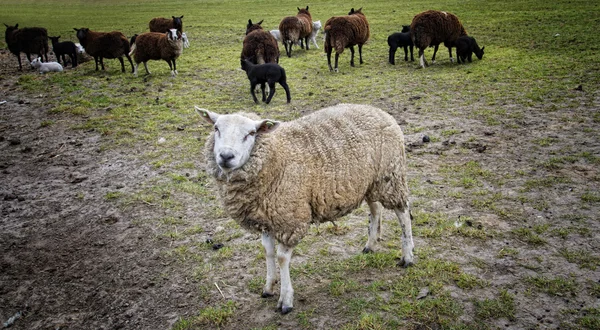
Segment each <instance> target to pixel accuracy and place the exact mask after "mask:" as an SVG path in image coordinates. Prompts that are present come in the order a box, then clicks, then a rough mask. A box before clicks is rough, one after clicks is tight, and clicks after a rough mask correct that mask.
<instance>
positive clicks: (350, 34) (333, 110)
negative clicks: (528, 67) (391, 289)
mask: <svg viewBox="0 0 600 330" xmlns="http://www.w3.org/2000/svg"><path fill="white" fill-rule="evenodd" d="M182 18H183V16H181V17H175V16H173V17H172V19H153V20H152V21H151V22H150V30H151V31H158V32H148V33H143V34H140V35H137V36H134V37H133V38H132V39H131V41H129V40H127V38H126V37H125V36H124V35H123V34H122V33H120V32H110V33H102V32H94V31H90V30H89V29H87V28H82V29H76V31H77V38H78V39H79V41H80V43H81V46H83V47H84V48H85V51H86V52H87V53H88V54H89V55H91V56H93V57H94V59H95V62H96V70H98V64H100V65H101V67H102V69H104V65H103V62H102V59H103V58H118V59H119V60H120V62H121V70H122V71H123V72H125V65H124V61H123V56H125V57H126V58H127V59H128V60H129V62H130V63H131V65H132V71H133V72H134V73H137V65H138V64H139V63H144V65H145V66H146V62H147V61H148V60H158V59H163V60H165V61H167V62H168V63H169V66H170V67H171V73H172V75H176V74H177V68H176V65H175V60H176V59H177V57H178V56H179V55H180V54H181V51H182V42H183V41H182V37H183V36H184V35H183V29H182V23H181V19H182ZM261 23H262V21H260V22H258V23H252V21H251V20H249V21H248V25H247V30H246V36H245V38H244V42H243V48H242V53H241V58H240V63H241V66H242V69H243V70H245V71H246V73H247V75H248V79H249V80H250V83H251V89H250V91H251V94H252V96H253V99H254V101H255V102H257V103H258V99H257V97H256V95H255V91H254V89H255V87H256V86H257V85H261V89H262V100H263V101H264V102H266V103H269V101H271V98H272V97H273V94H274V92H275V83H279V84H281V85H282V86H283V88H284V89H285V91H286V96H287V101H288V102H290V99H291V97H290V92H289V88H288V85H287V82H286V75H285V70H283V68H282V67H281V66H279V64H278V62H279V55H280V53H279V47H278V43H277V39H276V37H279V38H280V41H281V42H282V44H283V45H284V47H285V50H286V55H287V56H289V57H291V56H292V47H293V46H294V45H298V44H299V45H300V47H302V48H306V49H307V50H308V48H309V40H310V41H313V42H314V43H315V46H316V42H315V37H316V34H317V32H318V30H319V29H320V27H321V24H320V21H317V22H313V21H312V17H311V15H310V12H309V8H308V7H306V8H298V14H297V15H296V16H289V17H285V18H284V19H283V20H282V21H281V24H280V25H279V30H278V31H271V32H269V31H264V30H263V28H262V27H261ZM316 23H318V24H316ZM315 30H316V31H315ZM324 32H325V44H324V50H325V52H326V53H327V58H328V59H327V61H328V65H329V68H330V70H331V71H337V70H338V57H339V55H340V54H341V53H342V52H343V51H344V49H345V48H349V49H350V52H351V55H352V56H351V61H350V64H351V65H352V66H354V46H355V45H356V46H358V51H359V60H360V63H361V64H362V63H363V60H362V46H363V45H364V44H365V42H366V41H367V40H368V39H369V35H370V30H369V24H368V21H367V19H366V17H365V15H364V13H362V10H361V9H358V10H354V9H352V10H351V11H350V12H349V13H348V15H345V16H337V17H332V18H330V19H328V20H327V22H326V23H325V25H324ZM6 40H7V44H8V45H9V49H10V51H11V52H12V53H14V54H15V55H17V57H19V56H18V55H19V53H20V52H25V53H26V54H27V58H28V59H30V54H31V53H33V54H37V55H38V56H39V59H36V61H34V62H35V63H36V65H37V63H41V58H42V56H44V55H45V54H46V53H47V51H48V45H47V32H46V30H45V29H43V28H28V29H21V30H19V29H18V26H14V27H9V26H7V31H6ZM57 41H58V40H57ZM130 43H131V44H133V46H132V47H130ZM441 43H443V44H444V45H445V46H446V47H448V49H449V53H450V58H451V60H452V48H453V47H456V48H457V56H458V58H459V62H460V61H465V60H466V59H468V60H469V61H471V55H472V53H475V55H476V56H477V57H478V58H480V59H481V58H482V56H483V48H481V49H480V48H479V46H478V45H477V43H476V42H475V40H474V39H473V38H471V37H468V36H467V33H466V31H465V29H464V27H463V26H462V24H461V23H460V21H459V20H458V18H457V17H456V16H455V15H453V14H450V13H447V12H442V11H426V12H423V13H420V14H418V15H416V16H415V17H414V19H413V21H412V24H411V25H410V27H409V26H405V27H404V29H403V31H402V32H400V33H395V34H392V35H390V37H389V38H388V44H389V46H390V53H389V62H390V63H391V64H394V55H395V51H396V49H397V48H398V47H405V61H407V60H408V54H407V48H408V47H410V49H411V60H413V56H412V47H413V46H414V47H417V49H418V50H419V58H420V65H421V66H422V67H425V65H426V61H425V58H424V55H423V52H424V50H425V48H427V47H430V46H433V47H435V50H434V55H433V58H432V61H433V60H435V53H436V52H437V49H438V46H439V44H441ZM53 45H54V48H55V53H56V54H57V57H58V54H59V53H60V52H57V45H59V43H55V42H54V40H53ZM317 47H318V46H317ZM333 50H335V52H336V55H335V65H334V67H332V65H331V53H332V52H333ZM70 51H71V50H70V48H69V49H66V48H65V51H64V53H66V54H68V55H69V56H71V53H70ZM131 54H133V56H134V61H135V62H136V65H135V68H134V67H133V63H132V60H131V57H130V55H131ZM30 61H31V60H30ZM46 61H47V58H46ZM63 62H64V59H63ZM75 65H76V62H74V63H73V66H75ZM19 67H21V63H20V59H19ZM146 71H147V72H148V73H149V71H148V68H147V66H146ZM265 84H268V85H269V88H270V92H269V96H268V97H266V95H265ZM196 110H197V112H198V113H199V114H200V116H201V117H202V118H203V119H204V120H205V121H206V122H208V123H209V124H210V125H212V126H213V128H214V131H213V132H212V133H211V134H210V135H209V137H208V139H207V141H206V143H205V159H206V162H207V164H206V171H207V172H208V174H209V175H210V176H211V177H212V178H213V179H214V182H215V187H216V188H217V190H218V194H219V196H220V199H221V201H222V203H223V207H224V209H225V211H226V213H227V214H228V215H229V216H231V217H232V218H233V219H235V220H236V221H237V222H238V223H239V224H240V225H241V226H242V227H244V228H246V229H248V230H251V231H255V232H258V233H260V234H261V235H262V245H263V247H264V248H265V251H266V253H265V255H266V264H267V275H266V282H265V285H264V287H263V293H262V296H263V297H270V296H273V295H274V285H275V282H276V281H277V276H276V273H275V272H276V269H277V267H276V261H277V262H278V263H279V273H280V276H279V278H280V292H279V300H278V303H277V307H278V309H279V310H280V311H281V313H283V314H286V313H288V312H290V311H291V310H292V309H293V302H294V290H293V287H292V283H291V279H290V269H289V266H290V261H291V256H292V252H293V249H294V247H295V246H296V245H297V244H298V243H299V242H300V240H301V239H302V238H303V237H304V236H305V235H306V234H307V232H308V228H309V227H310V225H311V224H319V223H323V222H333V221H334V220H336V219H338V218H339V217H342V216H344V215H347V214H349V213H350V212H352V211H353V210H354V209H356V208H358V207H359V206H360V205H361V204H362V202H363V201H366V202H367V205H368V207H369V210H370V216H369V230H368V240H367V243H366V245H365V247H364V249H363V252H364V253H369V252H372V251H374V249H375V245H376V242H377V241H378V240H379V239H380V238H381V219H382V208H386V209H391V210H393V211H394V212H395V214H396V216H397V218H398V220H399V222H400V226H401V228H402V259H401V261H400V263H399V264H400V265H402V266H410V265H411V264H413V262H414V256H413V250H414V243H413V239H412V229H411V218H412V216H411V213H410V207H409V190H408V184H407V178H406V171H407V166H406V155H405V147H404V136H403V133H402V130H401V128H400V126H399V125H398V123H397V122H396V120H395V119H394V118H393V117H392V116H390V115H389V114H388V113H386V112H385V111H383V110H380V109H377V108H375V107H372V106H369V105H356V104H339V105H336V106H333V107H329V108H325V109H321V110H319V111H315V112H313V113H312V114H310V115H308V116H305V117H302V118H299V119H297V120H294V121H290V122H278V121H276V120H272V119H261V118H259V117H258V116H256V115H254V114H248V113H237V114H217V113H215V112H211V111H209V110H206V109H201V108H198V107H196ZM276 241H277V242H278V243H279V244H278V245H277V248H276Z"/></svg>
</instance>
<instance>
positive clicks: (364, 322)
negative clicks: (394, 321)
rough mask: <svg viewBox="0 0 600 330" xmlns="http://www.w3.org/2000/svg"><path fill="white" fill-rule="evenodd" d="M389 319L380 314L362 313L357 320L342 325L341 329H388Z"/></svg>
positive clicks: (389, 325)
mask: <svg viewBox="0 0 600 330" xmlns="http://www.w3.org/2000/svg"><path fill="white" fill-rule="evenodd" d="M390 327H391V324H390V322H389V321H387V320H384V319H383V318H382V317H381V316H379V315H377V314H372V313H364V314H361V315H360V316H359V317H358V320H356V321H353V322H350V323H348V324H346V325H344V326H342V330H383V329H390Z"/></svg>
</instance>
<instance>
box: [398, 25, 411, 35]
mask: <svg viewBox="0 0 600 330" xmlns="http://www.w3.org/2000/svg"><path fill="white" fill-rule="evenodd" d="M400 32H401V33H406V32H410V25H402V31H400Z"/></svg>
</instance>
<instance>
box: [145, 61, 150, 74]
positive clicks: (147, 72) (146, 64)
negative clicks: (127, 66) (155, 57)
mask: <svg viewBox="0 0 600 330" xmlns="http://www.w3.org/2000/svg"><path fill="white" fill-rule="evenodd" d="M144 68H145V69H146V74H150V70H148V61H146V62H144Z"/></svg>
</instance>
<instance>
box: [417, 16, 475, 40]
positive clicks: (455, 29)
mask: <svg viewBox="0 0 600 330" xmlns="http://www.w3.org/2000/svg"><path fill="white" fill-rule="evenodd" d="M410 31H411V35H412V36H413V40H414V43H415V46H416V47H419V48H426V47H428V46H434V45H439V44H441V43H447V44H449V45H451V44H453V43H454V42H455V41H456V39H458V37H460V36H463V35H466V34H467V32H466V30H465V28H464V27H463V25H462V23H461V22H460V20H459V19H458V17H457V16H456V15H454V14H451V13H447V12H442V11H437V10H428V11H425V12H422V13H420V14H417V15H416V16H415V17H414V18H413V20H412V23H411V25H410Z"/></svg>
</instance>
